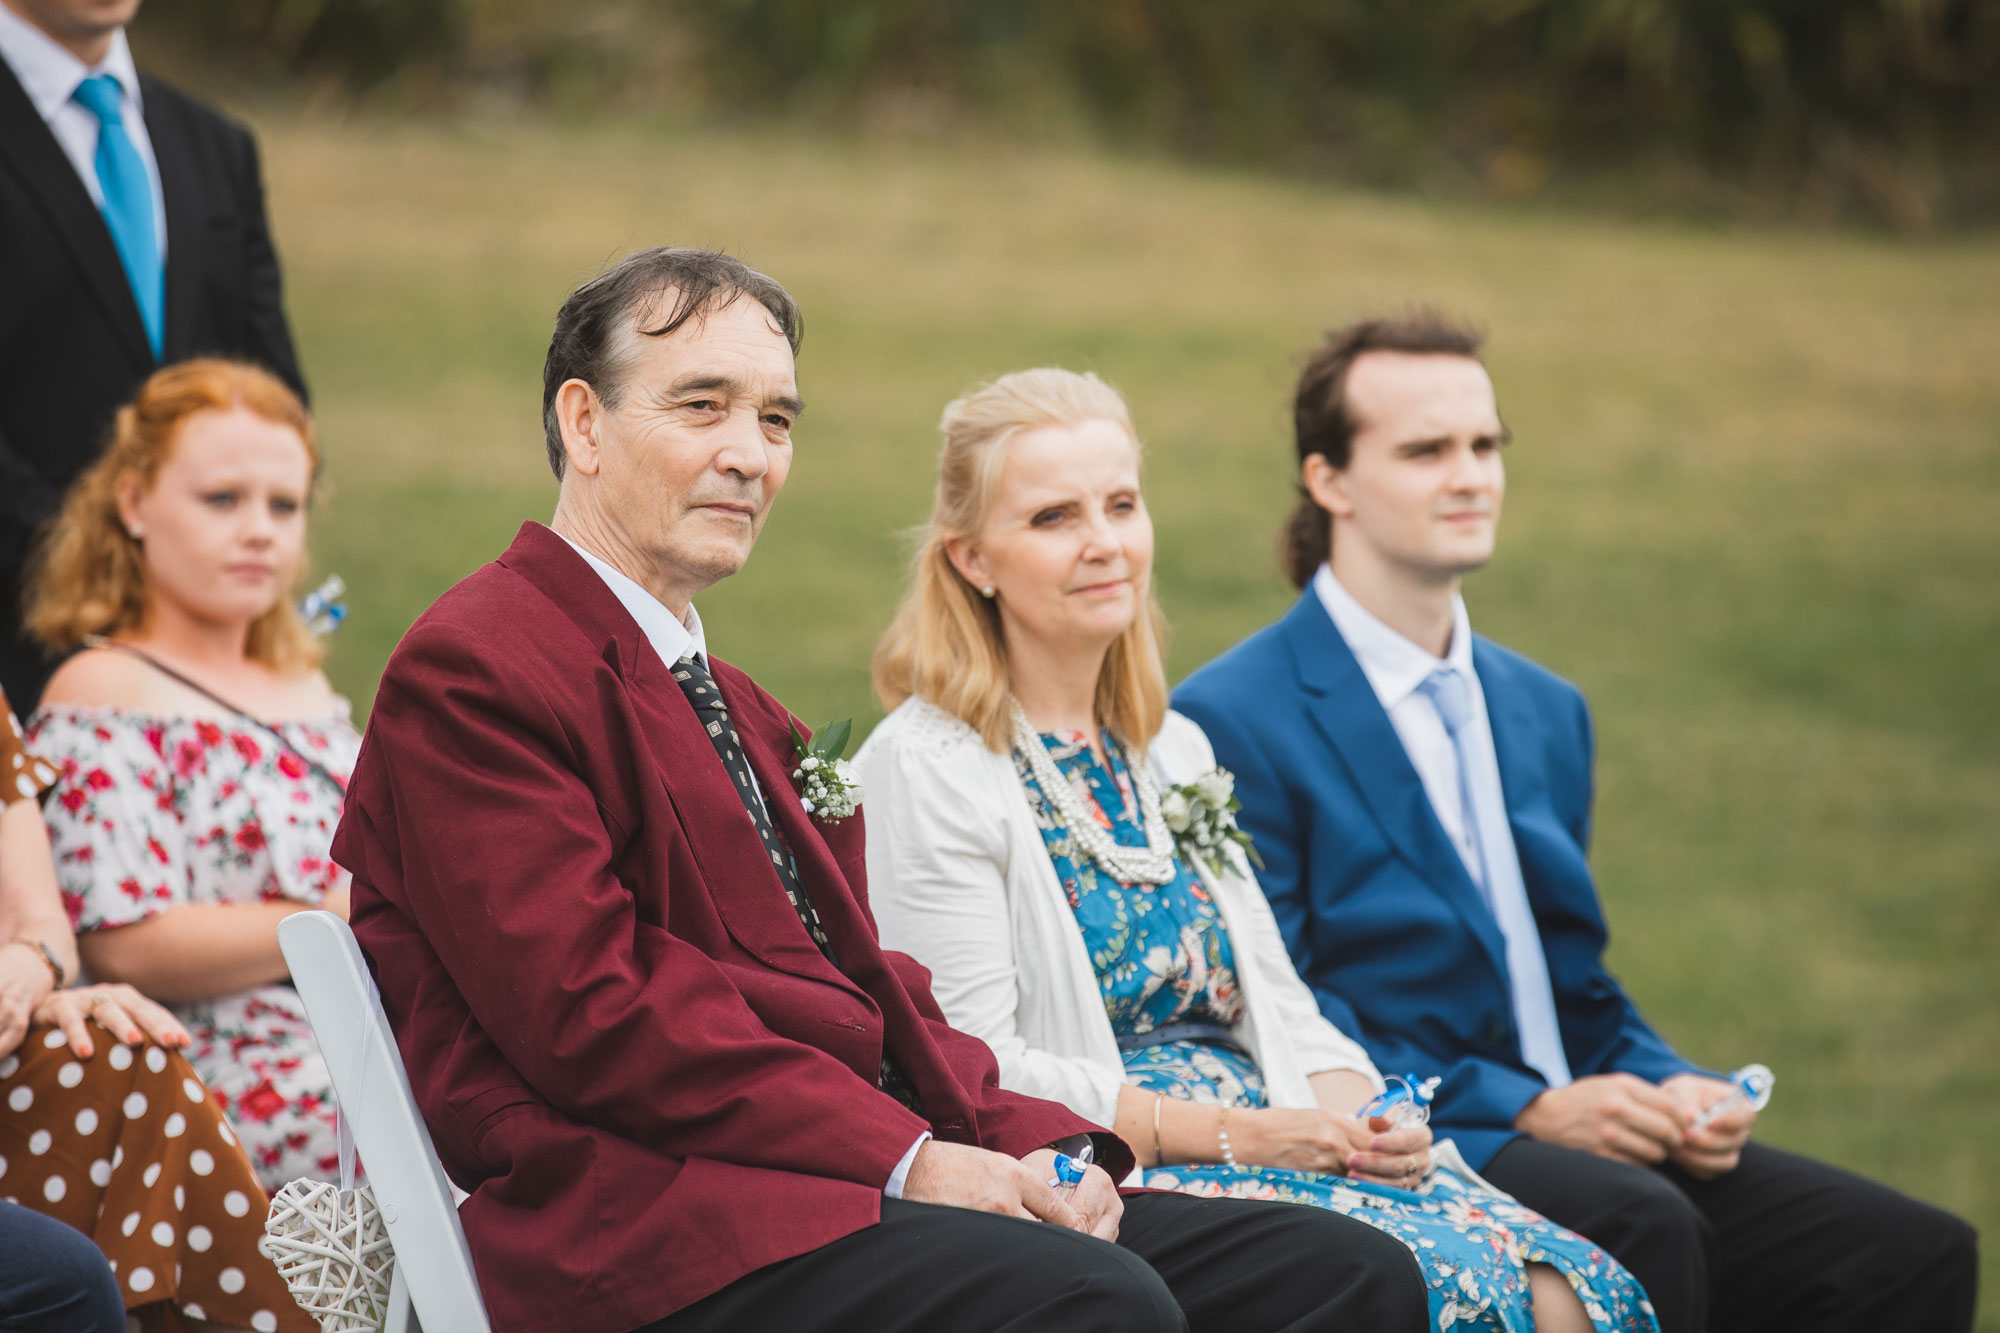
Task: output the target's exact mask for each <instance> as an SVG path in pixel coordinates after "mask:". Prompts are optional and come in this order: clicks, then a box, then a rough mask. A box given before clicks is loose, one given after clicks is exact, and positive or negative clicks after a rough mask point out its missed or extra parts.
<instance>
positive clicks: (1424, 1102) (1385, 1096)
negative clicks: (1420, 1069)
mask: <svg viewBox="0 0 2000 1333" xmlns="http://www.w3.org/2000/svg"><path fill="white" fill-rule="evenodd" d="M1441 1082H1443V1080H1442V1079H1437V1078H1427V1079H1423V1080H1419V1079H1418V1078H1417V1076H1416V1075H1415V1074H1405V1075H1403V1076H1402V1077H1401V1078H1398V1077H1397V1076H1396V1075H1394V1074H1391V1075H1389V1077H1387V1078H1386V1079H1384V1080H1383V1084H1384V1087H1383V1089H1382V1091H1381V1092H1379V1093H1377V1094H1375V1096H1374V1097H1372V1098H1370V1099H1369V1101H1368V1104H1367V1105H1366V1106H1363V1107H1362V1108H1361V1109H1360V1110H1358V1111H1356V1112H1355V1113H1354V1118H1355V1119H1356V1120H1370V1119H1373V1118H1375V1117H1377V1116H1379V1117H1381V1118H1382V1119H1385V1120H1387V1121H1388V1122H1389V1127H1390V1128H1391V1129H1402V1128H1404V1127H1406V1126H1412V1125H1428V1124H1429V1123H1430V1122H1431V1098H1433V1097H1435V1096H1437V1090H1438V1084H1439V1083H1441Z"/></svg>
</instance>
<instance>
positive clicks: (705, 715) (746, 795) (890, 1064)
mask: <svg viewBox="0 0 2000 1333" xmlns="http://www.w3.org/2000/svg"><path fill="white" fill-rule="evenodd" d="M674 679H675V680H677V681H679V682H680V683H681V693H683V694H685V695H687V701H688V703H690V704H691V705H693V707H694V715H695V717H697V718H699V719H700V721H701V725H702V729H703V730H704V731H706V732H707V733H708V739H709V743H710V744H711V745H713V746H715V754H716V757H717V758H719V759H721V760H722V767H723V771H724V772H726V773H728V774H729V780H730V781H731V782H733V783H735V784H736V795H737V797H738V798H739V799H741V800H742V802H743V808H744V809H745V810H747V811H749V812H750V822H751V823H752V824H755V825H756V826H757V837H758V838H759V839H760V840H762V842H763V844H764V851H765V852H766V853H767V854H768V855H769V856H770V858H771V869H772V870H774V871H776V872H777V875H778V883H779V884H780V885H782V886H783V887H784V890H785V897H786V898H788V899H790V900H791V904H792V910H793V911H795V912H797V913H798V914H799V920H800V921H801V922H803V923H804V924H805V928H806V934H808V935H810V936H812V942H813V943H814V944H816V945H818V946H819V951H820V952H821V953H823V954H825V955H826V961H827V962H829V963H832V964H833V965H834V967H835V968H838V967H839V966H840V960H839V959H838V958H836V957H835V956H834V952H833V941H831V940H829V939H828V938H827V937H826V929H825V928H824V927H823V926H821V925H820V923H819V913H818V911H816V910H815V909H814V908H813V904H812V899H811V898H809V897H807V896H806V887H805V882H804V881H803V880H801V879H800V878H799V866H798V862H797V861H795V860H793V859H792V850H791V848H789V847H787V846H786V845H785V844H784V842H783V840H782V839H780V838H779V836H778V832H777V830H776V829H775V828H773V827H772V826H771V814H770V811H768V810H766V809H765V808H764V799H763V796H762V795H761V794H760V793H759V792H758V790H757V783H756V780H755V779H754V778H753V777H751V775H750V761H749V760H748V759H746V758H745V757H744V755H743V745H742V742H741V741H740V740H739V739H738V737H737V735H736V726H735V724H734V723H732V722H731V721H730V720H729V706H728V705H727V704H725V703H723V701H722V691H721V689H720V688H718V687H717V686H716V683H715V677H714V676H711V675H710V674H709V673H708V668H707V667H706V666H704V665H702V661H701V659H700V658H698V657H695V656H692V655H690V656H687V657H683V658H682V659H681V660H680V661H678V662H676V663H674ZM877 1086H878V1087H880V1088H881V1089H882V1091H884V1092H886V1093H888V1094H889V1095H890V1096H891V1097H894V1098H895V1099H896V1100H897V1101H899V1102H901V1103H902V1104H903V1105H905V1106H907V1107H909V1108H910V1109H911V1110H912V1111H916V1112H917V1114H919V1115H922V1114H923V1112H922V1110H921V1109H919V1107H918V1105H917V1090H916V1088H915V1087H914V1086H912V1084H911V1083H910V1080H909V1076H908V1075H906V1074H904V1073H903V1071H902V1069H901V1067H899V1066H898V1065H897V1064H896V1062H895V1061H894V1060H892V1059H891V1058H890V1056H889V1051H888V1048H887V1047H886V1046H885V1047H884V1048H883V1051H882V1073H881V1077H880V1078H879V1080H878V1081H877Z"/></svg>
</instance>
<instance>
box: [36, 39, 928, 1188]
mask: <svg viewBox="0 0 2000 1333" xmlns="http://www.w3.org/2000/svg"><path fill="white" fill-rule="evenodd" d="M0 8H4V6H0ZM550 531H552V532H553V531H554V529H553V528H552V529H550ZM556 536H558V537H562V539H563V540H564V541H566V542H569V546H570V549H571V550H572V551H575V552H576V553H577V554H578V555H580V556H582V557H583V559H584V563H585V564H587V565H589V566H590V567H591V568H592V569H594V570H596V571H597V577H599V578H601V579H603V580H604V586H605V587H607V588H609V589H611V595H612V596H613V597H616V598H617V599H618V602H619V605H621V606H623V607H624V608H625V609H626V610H627V611H629V612H631V613H632V619H634V620H636V621H638V622H639V632H640V633H642V634H644V635H645V636H646V642H647V643H650V644H651V645H653V651H654V652H656V653H658V654H659V655H660V661H661V662H662V663H663V664H664V665H666V666H668V667H670V668H671V667H672V666H673V664H674V663H676V662H678V661H680V660H681V659H682V658H683V657H689V656H693V657H699V658H700V659H701V661H702V665H704V666H706V665H707V664H708V638H707V636H706V635H704V634H703V633H702V629H701V617H700V616H699V615H697V614H696V613H695V609H694V603H693V602H689V603H688V610H687V619H686V620H682V619H681V618H680V617H679V616H676V615H675V614H674V613H673V612H672V611H669V610H668V609H667V607H666V604H665V603H663V602H661V601H660V599H659V598H657V597H655V596H653V594H651V593H649V592H647V591H646V590H645V589H644V588H642V587H640V586H639V583H638V581H637V580H635V579H633V578H632V577H631V576H630V575H628V574H625V573H622V572H621V571H619V570H617V569H614V568H612V566H611V565H609V564H607V563H606V562H605V561H603V560H601V559H599V558H598V557H597V556H595V555H593V554H591V553H590V552H589V551H586V550H584V549H583V548H582V547H581V546H578V545H577V544H576V543H575V542H571V541H569V538H568V537H563V534H561V533H560V532H557V533H556ZM750 781H751V783H752V784H753V785H756V786H757V799H758V800H760V801H761V800H763V799H764V790H763V786H762V785H761V784H759V783H757V775H756V774H755V773H752V774H751V775H750ZM930 1136H931V1134H930V1131H929V1130H925V1131H924V1132H923V1133H922V1134H921V1135H920V1136H918V1138H917V1141H916V1142H915V1143H912V1144H911V1145H910V1150H909V1151H908V1152H906V1153H904V1154H903V1159H902V1160H901V1161H900V1162H897V1163H896V1169H895V1170H894V1171H891V1172H890V1173H889V1183H888V1184H886V1185H884V1186H883V1187H882V1192H883V1193H884V1194H886V1195H888V1196H889V1197H890V1198H892V1199H900V1198H902V1197H903V1185H904V1183H905V1182H906V1181H908V1180H909V1178H910V1167H911V1165H912V1164H914V1163H915V1162H916V1160H917V1149H919V1148H921V1147H923V1146H924V1140H925V1139H928V1138H929V1137H930Z"/></svg>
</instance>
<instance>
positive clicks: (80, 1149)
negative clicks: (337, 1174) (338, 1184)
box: [0, 1028, 316, 1333]
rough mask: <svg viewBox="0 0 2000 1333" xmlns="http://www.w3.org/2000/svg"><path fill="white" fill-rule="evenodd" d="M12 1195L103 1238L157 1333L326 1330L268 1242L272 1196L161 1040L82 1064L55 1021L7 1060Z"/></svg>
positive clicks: (1, 1128) (4, 1183)
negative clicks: (297, 1299)
mask: <svg viewBox="0 0 2000 1333" xmlns="http://www.w3.org/2000/svg"><path fill="white" fill-rule="evenodd" d="M0 1198H5V1199H8V1200H10V1201H12V1202H16V1203H19V1204H21V1205H22V1206H23V1207H27V1208H33V1209H34V1210H35V1211H37V1212H40V1213H46V1214H47V1215H48V1216H50V1217H53V1218H55V1219H57V1220H58V1221H61V1222H66V1223H68V1224H69V1225H70V1226H72V1227H75V1228H76V1229H77V1230H78V1231H81V1232H83V1233H84V1234H85V1235H86V1236H89V1237H90V1238H91V1239H92V1240H94V1241H96V1242H97V1246H98V1248H99V1249H101V1250H103V1251H104V1253H105V1255H106V1256H107V1257H108V1258H109V1259H110V1260H111V1269H112V1271H113V1272H114V1273H116V1274H117V1276H118V1288H119V1291H120V1292H121V1293H122V1294H123V1295H124V1297H125V1308H126V1309H127V1310H128V1311H129V1312H131V1314H132V1316H133V1318H134V1320H135V1321H136V1324H137V1326H138V1327H139V1328H140V1329H143V1330H148V1331H150V1333H176V1331H178V1330H181V1329H184V1328H185V1327H186V1325H185V1324H184V1323H183V1322H182V1317H183V1316H185V1317H186V1318H188V1319H208V1320H213V1321H214V1322H216V1323H218V1324H224V1325H228V1326H230V1327H232V1328H248V1329H256V1330H260V1333H272V1330H280V1329H281V1330H285V1333H316V1325H315V1324H314V1321H313V1320H312V1319H311V1318H310V1317H309V1316H308V1315H307V1314H306V1313H305V1312H304V1311H303V1310H301V1309H299V1307H298V1305H297V1304H296V1303H294V1302H293V1300H292V1297H291V1293H290V1292H288V1291H287V1290H286V1289H285V1284H284V1282H283V1280H282V1279H280V1278H279V1276H278V1271H277V1269H275V1268H273V1267H272V1266H271V1261H270V1260H268V1259H266V1258H265V1257H264V1256H263V1255H262V1254H260V1253H259V1252H258V1250H257V1241H258V1239H259V1238H260V1237H262V1236H263V1234H264V1218H265V1215H266V1213H267V1212H268V1210H269V1202H268V1200H267V1199H266V1197H265V1194H264V1191H263V1189H262V1188H261V1187H260V1186H259V1185H258V1183H257V1175H256V1173H255V1172H254V1171H252V1170H251V1168H250V1162H249V1159H248V1158H246V1157H245V1156H244V1155H243V1149H242V1148H241V1147H240V1146H238V1144H237V1142H236V1137H235V1135H234V1134H233V1133H231V1131H230V1129H229V1125H228V1122H227V1121H225V1120H224V1119H223V1117H222V1113H221V1112H220V1111H218V1110H217V1109H216V1105H215V1099H214V1098H212V1097H210V1096H209V1095H208V1090H207V1089H206V1088H204V1087H203V1086H202V1084H201V1080H199V1079H197V1078H196V1077H195V1075H194V1070H193V1069H192V1068H191V1067H190V1066H189V1065H188V1062H187V1061H186V1060H185V1059H183V1058H182V1057H180V1056H179V1055H176V1054H174V1053H172V1052H170V1051H166V1050H163V1049H161V1048H160V1047H158V1046H153V1045H150V1044H149V1045H145V1046H137V1047H134V1046H124V1045H119V1044H117V1043H114V1042H110V1041H105V1042H103V1043H101V1044H99V1045H98V1046H97V1049H96V1052H95V1053H94V1054H93V1055H92V1056H91V1058H90V1059H88V1060H79V1059H77V1058H76V1056H75V1054H74V1052H72V1051H71V1050H70V1048H69V1043H68V1040H67V1039H66V1038H65V1037H64V1036H63V1034H62V1032H61V1031H60V1030H58V1029H55V1028H32V1029H30V1030H29V1032H28V1035H27V1038H26V1040H24V1041H23V1042H22V1043H21V1046H20V1048H19V1049H18V1050H16V1051H14V1052H13V1053H12V1054H10V1055H6V1056H0Z"/></svg>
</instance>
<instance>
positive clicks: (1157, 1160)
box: [1153, 1092, 1167, 1166]
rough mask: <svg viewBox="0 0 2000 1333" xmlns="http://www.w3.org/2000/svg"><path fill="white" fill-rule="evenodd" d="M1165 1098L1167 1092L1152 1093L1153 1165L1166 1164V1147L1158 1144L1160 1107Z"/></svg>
mask: <svg viewBox="0 0 2000 1333" xmlns="http://www.w3.org/2000/svg"><path fill="white" fill-rule="evenodd" d="M1166 1100H1167V1094H1166V1093H1164V1092H1156V1093H1154V1094H1153V1165H1154V1166H1165V1165H1166V1164H1167V1151H1166V1149H1164V1148H1162V1147H1161V1146H1160V1107H1161V1105H1162V1104H1163V1103H1165V1101H1166Z"/></svg>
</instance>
